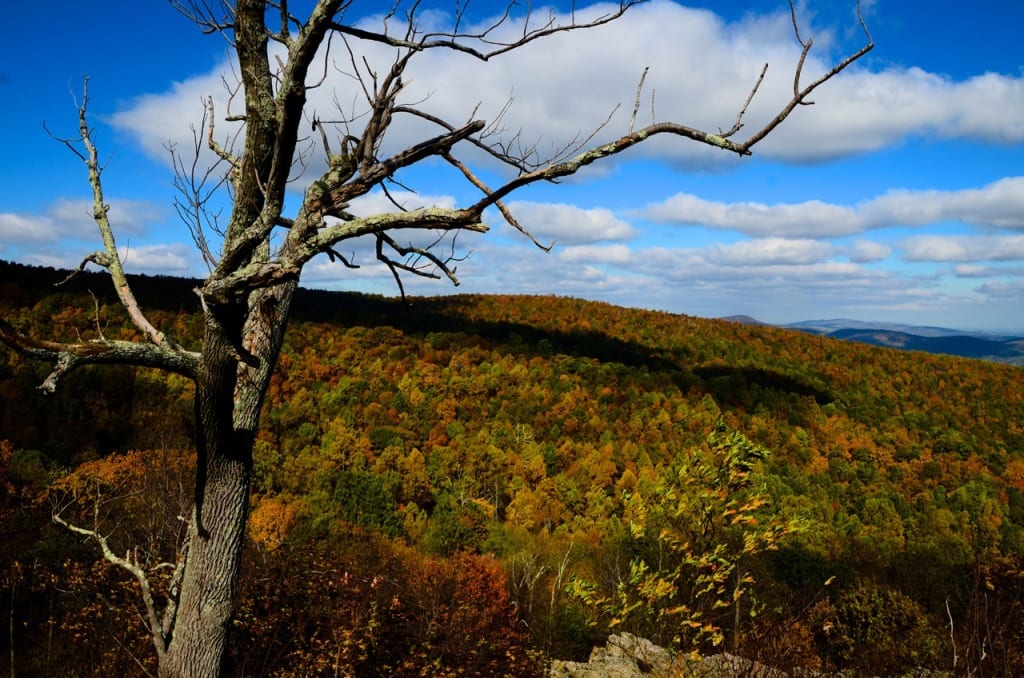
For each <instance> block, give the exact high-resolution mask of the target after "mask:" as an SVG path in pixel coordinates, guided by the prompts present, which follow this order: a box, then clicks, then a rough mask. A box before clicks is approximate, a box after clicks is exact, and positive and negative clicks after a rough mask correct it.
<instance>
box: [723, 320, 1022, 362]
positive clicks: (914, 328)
mask: <svg viewBox="0 0 1024 678" xmlns="http://www.w3.org/2000/svg"><path fill="white" fill-rule="evenodd" d="M721 319H722V320H727V321H730V322H738V323H742V324H745V325H771V323H765V322H762V321H760V320H757V319H756V318H754V317H752V316H748V315H733V316H728V317H725V318H721ZM774 326H775V327H779V328H782V329H791V330H797V331H800V332H806V333H809V334H817V335H820V336H824V337H830V338H832V339H841V340H844V341H857V342H860V343H864V344H871V345H873V346H882V347H885V348H894V349H898V350H902V351H924V352H926V353H936V354H944V355H955V356H961V357H964V358H978V359H982V360H992V361H996V362H1004V363H1009V364H1013V365H1024V337H1022V336H1020V335H1013V334H999V333H995V332H982V331H970V330H959V329H953V328H948V327H936V326H931V325H910V324H905V323H889V322H882V321H865V320H851V319H847V318H831V319H822V320H801V321H799V322H795V323H787V324H785V325H774Z"/></svg>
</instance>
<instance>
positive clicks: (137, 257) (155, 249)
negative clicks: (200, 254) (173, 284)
mask: <svg viewBox="0 0 1024 678" xmlns="http://www.w3.org/2000/svg"><path fill="white" fill-rule="evenodd" d="M120 254H121V262H122V263H123V264H124V268H125V270H126V271H128V272H129V273H156V274H161V275H183V276H188V275H193V271H192V266H191V261H192V259H194V258H195V253H194V251H193V250H192V249H190V248H189V247H188V246H187V245H184V244H182V243H171V244H166V245H143V246H139V247H127V246H126V247H121V248H120Z"/></svg>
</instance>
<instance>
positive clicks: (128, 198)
mask: <svg viewBox="0 0 1024 678" xmlns="http://www.w3.org/2000/svg"><path fill="white" fill-rule="evenodd" d="M387 4H388V5H390V3H387ZM428 4H429V5H430V12H429V13H427V14H424V15H423V17H422V21H423V22H424V23H425V24H427V23H430V22H438V23H439V25H443V24H444V22H445V21H447V20H448V17H447V16H446V10H450V8H451V7H452V6H454V4H455V3H454V2H451V3H444V2H438V3H428ZM580 4H581V5H582V4H583V3H580ZM293 5H294V3H293ZM381 6H382V5H381V4H380V3H371V2H364V3H360V2H358V1H357V2H355V3H353V7H352V9H351V10H350V13H349V15H348V16H347V17H346V18H347V19H348V20H351V21H359V22H360V23H362V24H364V25H366V26H374V25H375V24H374V19H373V16H372V14H373V12H375V11H379V8H380V7H381ZM470 7H471V8H472V9H473V16H472V17H471V18H472V19H474V20H484V19H485V18H486V17H487V16H488V15H490V14H492V13H493V12H494V11H496V10H497V8H498V5H496V4H494V3H484V2H477V3H471V4H470ZM605 8H606V7H605ZM853 8H854V3H853V2H847V1H846V0H827V1H820V2H815V1H813V0H807V1H806V2H802V3H800V4H799V5H798V9H799V16H800V19H801V30H802V33H803V35H804V36H808V35H809V36H813V37H814V41H815V47H814V50H813V51H812V53H811V59H810V60H809V62H808V64H807V66H806V68H805V77H806V78H812V77H816V76H817V74H818V73H820V72H822V71H823V70H824V69H827V68H828V67H830V66H831V64H832V63H834V62H835V61H836V60H837V59H839V58H841V57H842V56H844V55H845V54H846V53H849V52H851V51H854V50H856V49H857V48H858V47H859V46H860V42H861V40H862V35H861V34H859V33H858V27H857V23H856V21H855V18H854V13H853ZM863 8H864V10H865V16H866V19H867V21H868V24H869V27H870V29H871V31H872V34H873V36H874V39H875V42H876V47H875V50H874V51H873V52H871V53H870V54H869V55H868V57H866V58H865V59H864V60H863V62H861V63H859V64H857V65H856V66H855V67H854V68H852V69H851V70H850V71H847V72H845V73H843V74H842V75H840V76H839V77H838V78H836V79H835V80H833V81H831V82H829V83H827V84H826V85H825V86H823V87H822V88H821V90H820V91H819V92H818V93H817V94H816V96H815V97H814V99H815V101H816V102H817V103H816V104H815V105H814V106H810V107H805V108H801V109H799V110H798V111H796V113H794V115H793V116H792V117H791V118H790V120H788V121H787V122H786V123H785V124H784V126H783V127H782V128H780V129H779V130H777V132H776V133H775V134H773V135H772V136H771V137H769V138H768V139H766V140H765V141H763V142H762V143H761V144H760V145H758V146H756V147H755V149H754V151H755V154H754V157H752V158H742V159H741V158H732V157H729V156H727V155H726V154H724V153H721V152H718V151H716V150H714V149H709V148H705V147H701V146H699V145H696V144H694V143H692V142H687V141H685V140H682V139H678V138H667V137H665V138H656V139H655V140H653V141H652V142H649V143H647V144H645V145H644V146H642V147H640V148H638V149H636V150H634V151H631V152H629V153H628V154H625V155H624V156H622V157H616V158H615V159H614V160H613V161H612V162H610V163H607V164H605V165H604V166H602V167H600V168H598V169H596V170H594V171H588V172H586V173H585V174H584V175H582V176H579V177H576V178H573V179H571V180H569V181H566V182H564V183H562V184H560V185H557V186H547V185H546V186H538V187H535V188H531V189H530V190H528V191H525V192H523V193H521V194H516V195H515V196H514V197H513V198H512V200H511V201H510V202H511V207H512V208H513V211H514V212H515V214H516V215H517V217H518V218H519V220H520V221H521V222H522V223H524V225H526V226H527V227H529V228H530V229H531V230H532V231H533V232H534V233H535V234H536V235H537V236H538V238H539V239H541V240H554V241H555V242H556V246H555V248H554V249H553V250H552V252H551V253H549V254H545V253H544V252H541V251H540V250H538V249H537V248H535V247H533V246H532V245H531V244H530V243H529V241H527V240H526V239H525V238H523V237H521V236H519V235H518V234H516V233H515V232H513V231H512V230H511V229H510V228H509V227H508V226H505V225H503V224H502V222H501V221H500V219H499V218H497V217H496V216H491V217H489V220H488V221H489V223H490V224H491V225H492V226H493V228H492V231H491V232H490V233H488V234H486V235H483V236H473V237H468V238H460V239H459V241H458V243H457V245H458V247H459V248H460V250H459V251H460V252H464V253H469V254H470V256H469V258H468V259H467V260H466V261H465V262H463V263H462V264H461V265H460V267H459V276H460V279H461V281H462V285H461V286H460V287H459V288H457V289H453V288H452V287H451V286H450V284H448V283H447V282H431V281H421V280H418V279H417V280H409V281H407V290H408V291H409V293H411V294H443V293H450V292H453V291H458V292H463V291H466V292H513V293H528V294H548V293H550V294H559V295H565V296H578V297H586V298H592V299H601V300H606V301H610V302H612V303H616V304H622V305H627V306H638V307H644V308H658V309H663V310H668V311H672V312H681V313H688V314H692V315H700V316H710V317H714V316H725V315H731V314H749V315H752V316H755V317H757V318H759V319H761V320H764V321H768V322H776V323H785V322H794V321H799V320H806V319H819V318H836V317H845V318H855V319H861V320H881V321H893V322H908V323H916V324H931V325H942V326H947V327H957V328H962V329H972V330H976V329H982V330H992V331H1002V332H1009V333H1017V334H1024V153H1022V151H1024V146H1022V141H1024V72H1022V65H1024V49H1022V48H1021V47H1020V40H1019V30H1020V26H1021V25H1024V4H1022V3H1020V2H1018V1H1017V0H980V1H978V2H974V3H972V4H971V5H969V6H965V5H964V4H963V3H960V2H952V1H951V0H950V1H945V0H942V1H939V2H908V1H900V2H897V1H896V0H875V1H873V2H865V3H864V5H863ZM577 11H578V12H582V13H584V14H586V13H587V12H592V11H601V8H600V7H597V8H594V7H584V8H583V9H579V8H578V10H577ZM7 14H8V20H9V21H10V25H12V26H18V27H20V28H21V30H17V31H11V32H9V34H8V37H7V39H6V40H5V42H4V47H3V49H5V50H6V52H7V53H6V54H5V58H4V59H3V60H2V61H0V64H2V65H0V100H2V101H3V102H4V104H5V105H4V106H2V107H0V142H2V144H3V148H4V149H5V153H4V156H5V158H6V161H5V162H4V163H3V165H2V167H0V177H2V181H0V258H4V259H10V260H16V261H21V262H25V263H33V264H40V265H51V266H74V265H77V263H78V262H79V261H81V259H82V258H83V257H84V256H85V255H86V254H88V253H90V252H92V251H94V250H95V249H97V247H98V238H97V236H96V233H95V226H94V225H93V224H92V223H91V221H90V219H89V217H88V212H87V208H86V204H87V201H88V200H89V189H88V185H87V182H86V175H85V170H84V168H83V167H82V165H81V164H80V163H79V162H78V161H77V159H76V158H75V157H74V156H73V155H72V154H71V153H70V152H68V151H67V149H65V148H64V147H63V146H61V145H60V144H59V143H56V142H55V141H54V140H53V139H51V138H50V137H49V136H48V135H47V133H46V132H45V131H44V129H43V122H44V121H45V122H46V124H47V126H48V128H49V129H50V130H52V131H53V132H54V133H55V134H57V135H66V136H72V135H73V134H74V132H75V125H76V119H75V103H74V100H73V98H72V97H73V96H79V95H80V92H81V79H82V76H84V75H88V76H89V78H90V84H89V89H90V100H91V103H90V111H91V115H92V122H93V124H94V126H95V128H96V132H95V134H96V141H97V143H98V145H99V147H100V152H101V156H102V157H104V158H106V159H107V161H106V170H105V174H104V181H105V189H106V193H107V198H108V201H109V202H110V203H111V205H112V210H111V218H112V220H113V222H114V224H115V228H116V229H117V233H118V237H119V245H120V246H121V247H122V248H123V250H124V251H125V258H126V262H127V266H128V268H129V270H135V271H145V272H150V273H160V274H169V275H193V276H199V277H201V276H202V275H203V274H204V271H205V269H204V267H203V264H202V261H201V259H200V258H199V257H198V256H197V254H196V253H195V252H194V250H193V248H192V246H191V244H190V243H191V241H190V239H189V236H188V232H187V230H186V229H185V227H184V226H183V225H182V224H181V223H180V222H179V221H178V220H177V217H176V215H175V213H174V210H173V207H172V199H173V190H172V186H171V184H172V178H173V174H172V168H171V164H170V156H169V154H168V153H167V151H166V149H165V146H166V145H167V144H169V143H173V144H177V148H178V149H179V150H185V149H187V148H188V147H189V145H190V143H191V132H190V124H198V122H199V119H200V115H201V113H202V109H201V103H200V102H201V100H202V98H203V97H205V96H214V97H215V98H216V99H217V101H218V111H219V112H220V113H221V114H223V113H224V112H225V111H226V110H227V108H228V100H227V96H226V95H225V93H224V90H223V86H222V79H223V76H225V75H227V77H228V78H229V79H230V77H231V76H230V55H229V53H228V49H227V45H226V43H225V41H224V40H223V39H222V38H220V37H218V36H204V35H202V34H201V33H200V32H199V30H197V29H196V28H195V27H194V26H193V25H192V24H191V23H189V21H188V20H187V19H185V18H183V17H182V16H180V15H179V14H177V13H176V12H175V11H174V10H173V9H172V8H171V6H170V5H169V4H167V3H163V2H138V3H134V2H133V3H129V2H96V3H81V2H69V1H66V0H58V1H57V2H51V3H45V4H41V3H27V2H19V3H17V4H15V5H13V6H11V7H9V8H8V11H7ZM55 17H57V18H58V19H57V20H55ZM798 53H799V46H798V45H797V44H796V42H795V40H794V38H793V35H792V28H791V25H790V19H789V9H788V5H787V4H786V3H785V2H779V1H777V0H747V1H742V0H736V1H734V2H714V3H712V2H706V3H676V2H667V1H664V0H662V1H652V2H649V3H647V4H645V5H643V6H641V7H638V8H636V9H635V10H633V11H631V12H629V13H628V14H627V15H626V17H624V18H622V19H621V20H619V21H617V22H614V23H613V24H611V25H609V26H605V27H602V28H599V29H595V30H592V31H585V32H579V33H573V34H568V35H563V36H560V37H558V38H554V39H551V40H549V41H547V42H543V43H537V44H536V45H534V46H533V47H532V48H527V49H526V50H524V51H522V52H521V53H518V54H512V55H508V56H507V57H504V58H501V59H498V60H495V61H493V62H490V63H488V64H480V63H477V62H474V61H472V60H470V59H466V58H462V57H458V56H455V55H450V54H449V55H443V54H440V53H437V52H435V53H430V54H428V55H426V56H424V58H422V59H420V60H419V61H418V62H415V61H414V65H413V66H412V68H411V70H410V72H409V73H408V74H407V77H406V80H407V81H408V82H409V85H408V87H407V89H406V93H407V97H408V100H409V101H420V100H422V104H421V106H422V107H423V108H425V109H427V110H430V111H431V112H434V113H436V114H439V115H443V116H446V117H447V118H449V119H451V120H453V121H463V120H465V119H467V118H468V117H469V115H470V114H471V112H472V111H473V109H474V107H475V106H476V104H477V103H478V102H482V105H481V106H480V107H479V109H478V111H477V113H476V115H477V116H478V117H483V118H484V119H491V118H493V117H494V116H495V115H496V114H497V112H498V110H499V109H500V108H501V107H502V106H503V105H504V104H505V103H506V101H508V100H509V99H510V98H511V100H512V106H511V108H510V110H509V112H508V114H507V117H506V119H505V120H504V125H505V127H506V129H508V130H510V131H512V130H518V129H520V128H521V129H522V130H523V135H524V138H525V139H528V140H537V141H539V142H540V148H548V147H549V146H551V147H553V146H557V145H558V144H559V143H564V142H567V141H569V140H570V139H572V137H574V136H575V135H576V134H577V133H579V132H581V131H582V132H583V133H584V134H586V133H589V131H590V130H592V129H593V128H594V127H595V126H597V125H599V124H600V123H601V121H603V120H604V119H605V118H606V117H607V115H608V113H609V112H610V111H611V110H612V109H613V108H614V107H615V106H616V105H617V104H619V105H621V107H620V109H619V111H618V113H617V114H616V115H615V116H613V117H612V119H611V121H610V122H609V124H608V125H607V126H606V127H605V128H604V130H602V132H601V134H600V135H599V136H598V139H601V138H608V137H610V136H611V135H617V134H621V133H623V132H624V131H625V130H626V129H627V128H628V125H629V113H630V111H631V110H632V106H633V98H634V92H635V87H636V83H637V81H638V80H639V77H640V73H641V72H642V71H643V69H644V68H645V67H650V71H649V74H648V76H647V80H646V83H645V92H644V99H643V105H642V106H641V109H640V114H639V116H638V120H639V122H640V123H645V122H649V121H650V120H651V118H652V115H653V118H655V119H658V120H672V121H674V122H678V123H682V124H687V125H691V126H695V127H700V128H704V129H708V130H710V131H716V130H717V129H718V128H721V127H726V128H727V127H729V126H730V125H731V124H732V121H733V119H734V118H735V115H736V112H737V109H738V106H739V105H740V104H741V103H742V101H743V99H744V98H745V97H746V94H747V92H748V91H749V88H750V86H751V84H752V83H753V82H754V80H755V79H756V77H757V74H758V73H759V71H760V68H761V66H762V64H763V63H764V62H766V61H767V62H768V63H769V70H768V77H767V79H766V81H765V83H764V85H763V86H762V89H761V92H760V94H759V97H758V99H757V100H755V103H754V104H753V106H752V107H751V110H750V112H749V113H748V115H747V118H746V121H747V128H745V129H750V130H753V129H755V128H756V127H758V126H759V123H763V121H765V120H768V119H770V118H771V117H772V116H773V115H774V113H775V110H776V109H777V108H778V106H779V105H780V103H781V102H783V101H784V100H785V98H786V97H787V95H788V94H789V92H790V90H791V87H792V69H793V67H794V64H795V62H796V58H797V55H798ZM366 55H367V58H368V59H369V60H370V63H373V64H375V65H376V66H377V67H379V68H384V67H386V66H387V64H388V63H389V58H390V54H389V53H385V52H382V51H381V50H379V49H373V48H368V49H367V51H366ZM335 56H336V55H335ZM332 63H333V62H332ZM330 72H331V74H332V75H331V77H330V78H329V79H328V82H327V83H326V85H325V87H322V88H321V89H320V90H318V92H317V93H316V94H315V95H314V96H313V97H312V98H311V105H312V106H313V107H315V108H316V110H317V112H318V114H320V115H321V117H326V115H328V114H330V113H331V110H332V108H333V107H334V105H335V102H336V101H337V102H342V106H344V107H355V106H357V103H355V102H356V101H357V97H355V95H354V93H353V91H352V82H353V81H352V80H351V78H347V77H345V76H344V75H343V74H340V73H336V72H335V71H333V70H330ZM652 93H653V97H652ZM218 131H219V132H220V133H223V134H227V133H228V132H229V131H230V129H229V127H228V126H227V125H221V126H219V127H218ZM423 133H424V132H423V129H422V128H416V127H409V126H406V127H403V126H396V127H395V129H394V132H393V134H392V135H391V136H390V137H389V144H390V146H391V147H393V148H395V149H397V148H399V147H402V146H403V145H407V144H409V143H413V142H415V141H416V140H418V139H419V138H420V137H418V136H417V135H418V134H419V135H422V134H423ZM601 135H603V137H602V136H601ZM741 135H742V132H741ZM470 159H472V157H470ZM479 167H480V171H481V172H482V173H483V174H484V175H485V176H487V177H489V179H490V180H491V181H492V182H494V181H497V180H498V179H500V178H501V175H500V172H499V170H498V169H497V168H495V167H492V166H489V165H487V163H486V162H483V163H481V164H479ZM313 169H315V167H314V168H313ZM402 179H403V182H404V183H405V184H406V185H407V186H409V187H411V188H414V189H415V190H416V191H417V192H416V193H415V194H405V195H403V196H402V197H403V200H405V201H406V203H407V205H408V206H410V207H412V206H416V205H421V204H438V205H442V206H453V205H457V204H462V203H465V202H467V201H469V200H472V199H473V198H474V189H473V188H472V187H470V186H467V185H466V184H465V182H460V181H459V180H458V178H457V177H454V176H452V174H451V173H450V172H447V171H445V170H444V169H443V168H442V167H440V166H439V165H429V166H427V167H423V168H420V169H419V170H418V171H414V172H410V173H408V174H407V175H405V176H403V177H402ZM301 188H302V185H301V182H296V196H297V195H299V193H298V191H300V190H301ZM357 209H359V210H363V211H372V210H375V209H388V207H387V205H386V203H385V202H384V201H383V200H381V199H380V196H368V197H367V199H365V200H364V201H362V204H361V205H358V206H357ZM342 249H343V251H346V252H348V253H350V254H351V255H352V256H353V257H354V258H355V260H356V261H357V263H360V264H363V265H362V267H361V268H359V269H357V270H356V271H351V270H349V269H345V268H342V267H340V265H337V264H331V263H330V262H329V261H327V260H326V259H324V260H323V261H320V260H319V259H316V260H314V261H313V262H311V264H310V266H309V267H308V268H307V270H306V272H305V273H304V277H303V283H304V284H305V285H307V286H317V287H325V288H329V289H354V290H362V291H368V292H376V293H383V294H394V293H395V292H396V290H395V287H394V283H393V281H392V280H391V278H390V274H389V273H387V271H386V270H383V269H382V268H381V267H379V266H375V265H373V260H372V249H371V248H370V246H369V244H368V243H358V242H356V243H351V244H350V245H348V246H346V247H343V248H342ZM142 302H143V304H144V303H145V300H142Z"/></svg>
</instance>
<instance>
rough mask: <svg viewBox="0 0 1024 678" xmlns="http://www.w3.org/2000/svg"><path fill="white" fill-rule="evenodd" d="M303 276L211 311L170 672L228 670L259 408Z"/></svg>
mask: <svg viewBox="0 0 1024 678" xmlns="http://www.w3.org/2000/svg"><path fill="white" fill-rule="evenodd" d="M296 286H297V284H296V283H295V282H286V283H283V284H280V285H277V286H276V287H273V288H268V289H264V290H260V291H257V292H254V293H252V294H251V295H250V298H249V299H248V301H247V303H240V304H238V305H237V306H227V307H225V306H220V307H218V308H216V309H212V310H208V311H207V314H206V315H207V322H206V333H205V337H204V346H203V357H202V364H201V367H200V370H199V374H198V378H197V380H196V394H195V399H196V400H195V409H196V430H197V436H196V451H197V460H196V464H197V468H196V503H195V508H194V509H193V511H192V520H191V525H190V528H189V541H188V546H187V552H186V554H185V564H184V569H183V573H182V580H181V588H180V592H179V595H178V601H177V608H176V609H172V610H170V611H169V614H170V615H171V618H170V619H169V620H168V621H167V622H165V626H169V628H168V629H167V632H166V639H167V640H166V647H165V649H164V651H163V652H162V653H160V671H159V672H160V676H161V677H163V678H181V677H183V676H188V677H189V678H199V677H204V678H206V677H209V678H215V677H216V676H219V675H220V672H221V667H222V664H223V657H224V649H225V642H226V639H227V630H228V624H229V623H230V620H231V613H232V610H233V606H234V602H235V598H236V593H237V590H238V578H239V574H240V571H241V558H242V549H243V546H244V543H245V525H246V518H247V516H248V510H249V489H250V483H251V481H252V470H253V456H252V455H253V446H254V442H255V437H256V436H255V434H256V429H257V426H258V424H259V414H260V408H261V406H262V403H263V398H264V396H265V395H266V392H267V387H268V385H269V383H270V375H271V373H272V371H273V368H274V365H275V364H276V363H277V356H278V354H279V352H280V348H281V344H282V342H283V340H284V331H285V325H286V319H287V316H288V309H289V307H290V305H291V299H292V296H293V294H294V291H295V288H296ZM233 337H234V338H233ZM239 349H241V350H239ZM241 356H247V357H246V358H242V359H241V360H240V357H241ZM246 360H248V362H249V363H251V364H247V363H246V362H245V361H246Z"/></svg>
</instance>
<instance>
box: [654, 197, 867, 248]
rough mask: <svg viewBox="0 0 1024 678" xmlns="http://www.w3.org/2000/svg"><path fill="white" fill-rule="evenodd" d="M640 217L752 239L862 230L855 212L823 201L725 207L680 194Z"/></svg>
mask: <svg viewBox="0 0 1024 678" xmlns="http://www.w3.org/2000/svg"><path fill="white" fill-rule="evenodd" d="M637 214H638V215H640V216H644V217H646V218H648V219H651V220H653V221H660V222H667V223H676V224H694V225H701V226H709V227H714V228H723V229H729V230H736V231H741V232H742V233H746V234H747V235H752V236H769V235H776V236H779V237H789V238H803V237H812V236H817V237H827V236H841V235H849V234H851V233H857V232H858V231H860V230H861V229H862V228H863V226H862V221H861V220H860V219H858V215H857V212H856V211H855V210H854V209H852V208H850V207H845V206H841V205H830V204H828V203H824V202H821V201H820V200H810V201H807V202H803V203H794V204H780V205H765V204H762V203H755V202H739V203H722V202H714V201H710V200H704V199H703V198H699V197H697V196H695V195H689V194H685V193H680V194H677V195H674V196H672V197H670V198H668V199H667V200H665V201H664V202H661V203H657V204H654V205H650V206H648V207H647V208H645V209H643V210H640V211H638V213H637Z"/></svg>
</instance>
